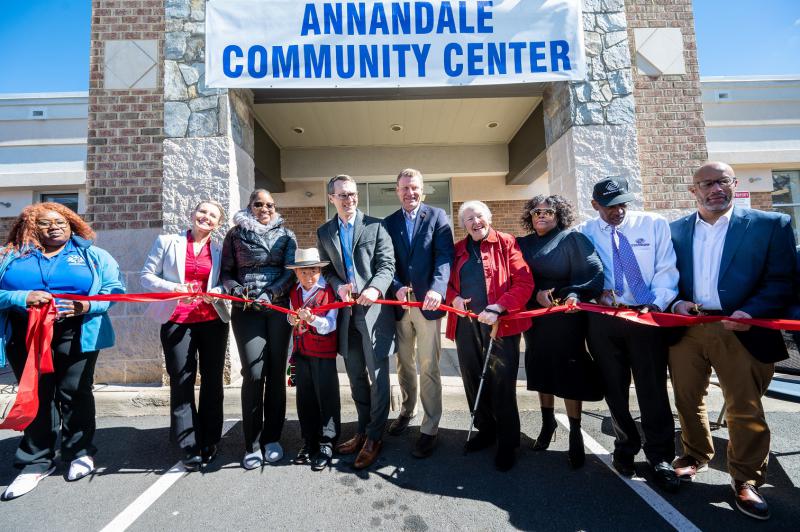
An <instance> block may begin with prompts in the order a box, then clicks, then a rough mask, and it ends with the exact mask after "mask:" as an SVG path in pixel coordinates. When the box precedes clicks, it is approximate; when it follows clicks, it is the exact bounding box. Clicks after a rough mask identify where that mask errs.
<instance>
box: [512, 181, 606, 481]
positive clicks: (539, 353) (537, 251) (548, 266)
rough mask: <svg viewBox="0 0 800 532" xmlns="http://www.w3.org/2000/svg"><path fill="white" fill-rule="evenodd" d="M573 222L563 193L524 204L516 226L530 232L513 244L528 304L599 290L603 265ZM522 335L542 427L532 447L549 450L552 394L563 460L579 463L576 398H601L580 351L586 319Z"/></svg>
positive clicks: (537, 326)
mask: <svg viewBox="0 0 800 532" xmlns="http://www.w3.org/2000/svg"><path fill="white" fill-rule="evenodd" d="M574 219H575V214H574V208H573V207H572V205H570V203H569V202H568V201H567V200H566V199H565V198H563V197H562V196H558V195H555V196H544V195H540V196H536V197H534V198H532V199H531V200H530V201H528V202H527V203H526V204H525V211H524V212H523V215H522V226H523V228H524V229H525V230H527V231H528V232H529V233H530V234H528V235H527V236H524V237H520V238H518V239H517V242H518V244H519V247H520V249H521V250H522V255H523V257H524V258H525V261H526V262H527V263H528V265H529V266H530V267H531V271H532V272H533V279H534V284H535V286H536V291H535V293H534V294H533V296H532V297H531V299H530V301H529V302H528V309H537V308H544V307H551V306H553V305H556V304H570V303H577V302H579V301H587V300H590V299H593V298H595V297H597V296H599V295H600V293H601V292H602V290H603V265H602V262H600V258H599V257H598V256H597V253H596V252H595V249H594V246H593V245H592V243H591V242H590V241H589V239H588V238H586V237H585V236H583V235H582V234H580V233H578V232H576V231H573V230H571V229H568V227H569V226H570V225H571V224H572V222H573V221H574ZM524 335H525V372H526V373H527V375H528V389H529V390H536V391H538V392H539V400H540V402H541V408H542V429H541V431H540V432H539V436H538V437H537V438H536V443H535V444H534V446H533V449H534V450H535V451H543V450H545V449H547V448H548V447H549V445H550V441H551V440H552V439H553V435H554V434H555V430H556V427H557V425H558V424H557V423H556V419H555V414H554V411H553V407H554V402H555V401H554V396H558V397H562V398H563V399H564V403H565V405H566V408H567V416H568V417H569V426H570V428H569V454H568V457H569V462H570V464H571V465H572V467H574V468H578V467H581V466H582V465H583V463H584V461H585V454H584V449H583V436H582V434H581V406H582V401H599V400H601V399H602V398H603V392H602V388H601V384H600V376H599V374H598V372H597V370H596V367H595V363H594V361H593V360H592V358H591V356H590V355H589V353H588V352H587V350H586V317H585V315H584V314H583V313H582V312H573V311H569V312H567V313H559V314H553V315H547V316H541V317H539V318H536V319H534V320H533V325H532V326H531V328H530V329H528V330H527V331H525V333H524Z"/></svg>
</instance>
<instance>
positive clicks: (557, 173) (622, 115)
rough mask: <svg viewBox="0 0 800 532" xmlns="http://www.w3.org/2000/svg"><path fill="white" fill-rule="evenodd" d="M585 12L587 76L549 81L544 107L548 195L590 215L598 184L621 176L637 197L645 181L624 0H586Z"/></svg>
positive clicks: (584, 0) (585, 215)
mask: <svg viewBox="0 0 800 532" xmlns="http://www.w3.org/2000/svg"><path fill="white" fill-rule="evenodd" d="M583 11H584V13H583V30H584V41H585V43H586V56H587V72H586V77H585V79H583V80H581V81H573V82H557V83H551V84H550V85H549V86H548V87H547V89H546V90H545V92H544V97H543V105H544V117H545V138H546V142H547V162H548V185H549V188H550V192H551V193H553V194H561V195H563V196H565V197H567V198H568V199H570V200H571V201H572V202H573V203H574V204H575V206H576V207H577V208H578V211H579V213H580V214H581V215H582V216H584V217H588V216H592V215H593V213H594V211H593V210H592V208H591V203H590V200H591V192H592V187H593V186H594V183H595V182H597V181H598V180H599V179H602V178H603V177H606V176H610V175H621V176H623V177H625V178H626V179H627V180H628V183H629V185H630V189H631V191H633V192H637V193H638V192H640V191H641V177H640V170H639V156H638V151H637V143H636V126H635V124H634V122H635V111H634V109H635V102H634V97H633V84H632V77H631V72H630V70H631V59H630V51H629V49H628V34H627V32H626V26H627V25H626V19H625V4H624V1H623V0H583ZM635 206H636V207H639V206H640V204H639V205H635Z"/></svg>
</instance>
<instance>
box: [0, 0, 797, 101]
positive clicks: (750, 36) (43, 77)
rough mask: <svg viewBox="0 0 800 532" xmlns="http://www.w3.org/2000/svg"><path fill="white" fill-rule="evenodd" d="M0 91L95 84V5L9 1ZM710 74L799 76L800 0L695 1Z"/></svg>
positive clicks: (0, 36)
mask: <svg viewBox="0 0 800 532" xmlns="http://www.w3.org/2000/svg"><path fill="white" fill-rule="evenodd" d="M0 5H2V8H3V9H2V11H0V65H1V66H2V69H1V70H0V72H2V74H0V93H9V92H55V91H81V90H87V88H88V86H89V24H90V18H91V2H90V0H2V4H0ZM694 9H695V25H696V30H697V42H698V52H699V55H700V73H701V75H703V76H734V75H785V74H798V75H800V0H694Z"/></svg>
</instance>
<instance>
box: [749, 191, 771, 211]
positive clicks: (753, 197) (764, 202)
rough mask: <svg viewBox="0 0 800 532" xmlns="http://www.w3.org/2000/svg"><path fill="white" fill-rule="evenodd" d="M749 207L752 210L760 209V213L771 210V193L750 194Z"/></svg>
mask: <svg viewBox="0 0 800 532" xmlns="http://www.w3.org/2000/svg"><path fill="white" fill-rule="evenodd" d="M750 206H751V207H752V208H753V209H761V210H762V211H771V210H772V193H771V192H751V193H750Z"/></svg>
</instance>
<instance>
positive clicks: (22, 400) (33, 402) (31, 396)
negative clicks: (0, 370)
mask: <svg viewBox="0 0 800 532" xmlns="http://www.w3.org/2000/svg"><path fill="white" fill-rule="evenodd" d="M55 319H56V307H55V305H54V304H53V301H52V300H51V301H50V302H49V303H47V304H46V305H41V306H38V307H29V308H28V332H27V334H26V336H25V347H26V349H27V351H28V358H27V359H26V360H25V369H23V370H22V378H20V380H19V387H18V388H17V396H16V398H14V405H13V406H12V407H11V411H10V412H9V413H8V416H6V419H5V420H4V421H3V422H2V423H0V429H13V430H23V429H24V428H25V427H27V426H28V425H30V424H31V422H32V421H33V419H34V418H35V417H36V413H37V412H38V411H39V377H40V376H41V375H46V374H48V373H53V371H54V369H53V355H52V353H51V350H50V344H51V343H52V341H53V322H54V321H55Z"/></svg>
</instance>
